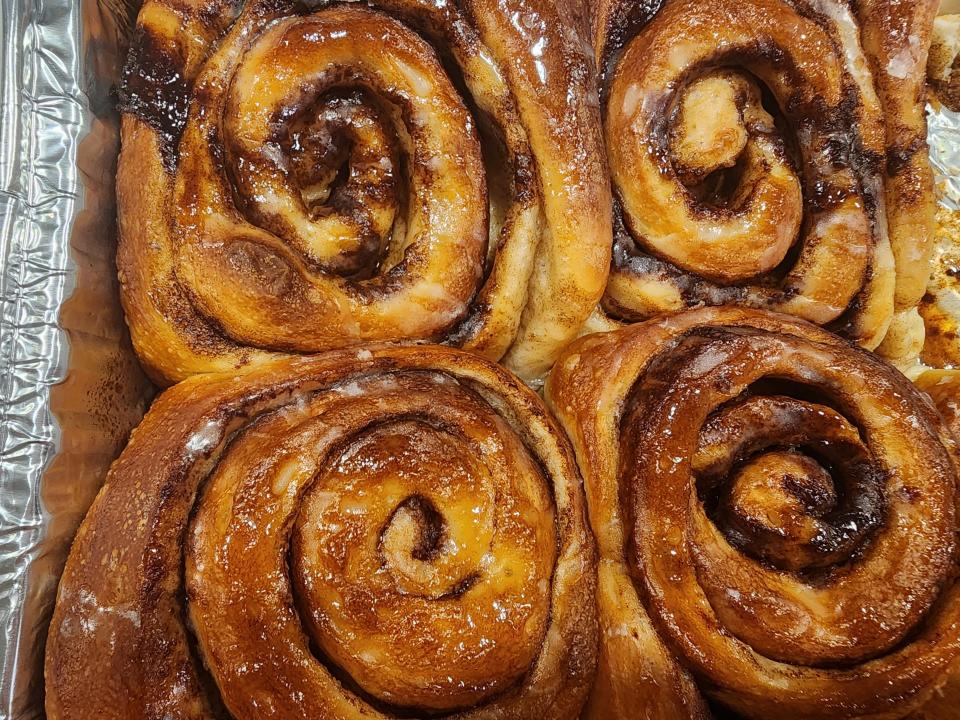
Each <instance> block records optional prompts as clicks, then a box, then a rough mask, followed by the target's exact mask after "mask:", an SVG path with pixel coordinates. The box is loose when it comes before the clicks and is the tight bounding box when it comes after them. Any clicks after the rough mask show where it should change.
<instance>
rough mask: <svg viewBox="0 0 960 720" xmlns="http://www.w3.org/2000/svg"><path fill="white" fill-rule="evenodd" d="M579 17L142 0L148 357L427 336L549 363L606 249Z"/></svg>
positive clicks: (127, 78) (586, 304) (142, 346)
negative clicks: (143, 2)
mask: <svg viewBox="0 0 960 720" xmlns="http://www.w3.org/2000/svg"><path fill="white" fill-rule="evenodd" d="M585 26H586V21H585V20H584V18H583V13H582V12H581V10H580V8H579V6H578V5H575V4H573V3H556V4H555V3H554V2H553V0H468V1H467V2H462V3H454V2H448V1H447V0H439V1H437V2H434V1H433V0H430V1H427V0H375V1H374V2H371V3H369V4H362V5H361V4H355V3H333V2H320V3H316V2H307V3H301V2H295V1H294V0H247V1H246V2H237V1H236V0H148V1H147V2H146V3H145V5H144V6H143V9H142V10H141V12H140V15H139V19H138V23H137V34H136V39H135V41H134V44H133V48H132V50H131V53H130V58H129V61H128V64H127V67H126V71H125V74H124V81H123V86H122V92H121V100H122V103H121V106H122V110H123V138H122V140H123V146H122V151H121V156H120V162H119V169H118V181H117V182H118V196H119V213H120V231H121V242H120V247H119V254H118V266H119V273H120V279H121V283H122V296H123V302H124V307H125V310H126V314H127V320H128V324H129V325H130V330H131V334H132V337H133V342H134V345H135V347H136V349H137V352H138V353H139V355H140V357H141V359H142V361H143V363H144V365H145V366H146V367H147V369H148V370H149V371H150V372H151V373H152V375H153V376H154V377H155V378H156V379H157V380H158V381H160V382H162V383H164V384H168V383H171V382H175V381H178V380H180V379H182V378H184V377H187V376H189V375H191V374H194V373H197V372H209V371H231V370H232V369H234V368H237V367H240V366H242V365H244V364H247V363H250V362H258V361H261V360H263V359H265V358H267V357H269V356H270V355H271V354H274V353H305V352H312V351H317V350H324V349H330V348H336V347H343V346H351V345H357V344H361V343H364V342H368V341H407V340H410V341H416V340H420V341H423V340H431V341H442V342H444V343H448V344H451V345H456V346H462V347H465V348H469V349H473V350H475V351H477V352H479V353H482V354H483V355H485V356H486V357H489V358H491V359H494V360H496V359H501V358H503V359H504V361H505V362H506V364H507V365H509V366H510V367H511V368H513V369H514V370H516V371H517V372H519V373H520V374H522V375H523V376H524V377H526V378H533V377H537V376H538V375H541V374H542V373H543V372H544V371H545V370H546V369H548V368H549V366H550V365H551V364H552V362H553V359H554V358H555V356H556V354H557V353H558V352H559V351H560V350H561V349H562V347H563V345H565V344H566V342H568V341H569V340H570V339H571V338H572V337H574V335H575V334H576V332H577V330H578V329H579V328H580V326H581V325H582V324H583V321H584V319H585V318H586V317H587V315H588V314H589V313H590V311H591V310H592V308H593V307H595V306H596V303H597V301H598V299H599V297H600V295H601V294H602V292H603V285H604V282H605V278H606V273H607V270H608V266H609V247H608V246H607V243H606V241H605V239H604V238H606V237H608V236H609V228H610V225H609V223H610V217H609V216H610V213H609V208H610V193H609V186H608V180H607V177H606V173H604V172H603V171H602V150H601V136H600V131H599V124H598V122H599V121H598V109H597V102H596V100H595V98H596V86H595V82H594V64H593V59H592V57H591V52H590V50H589V43H588V42H587V41H586V30H585ZM581 27H583V28H584V30H583V32H581ZM591 98H594V99H593V100H592V101H591Z"/></svg>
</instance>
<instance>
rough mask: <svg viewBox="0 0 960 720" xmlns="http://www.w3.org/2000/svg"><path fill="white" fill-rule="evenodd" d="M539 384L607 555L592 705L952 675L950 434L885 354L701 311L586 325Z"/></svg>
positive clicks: (760, 698) (785, 322) (891, 695)
mask: <svg viewBox="0 0 960 720" xmlns="http://www.w3.org/2000/svg"><path fill="white" fill-rule="evenodd" d="M546 396H547V399H548V403H549V405H550V406H551V407H552V408H553V409H554V411H555V412H556V414H557V416H558V417H559V418H560V420H561V422H562V424H563V425H564V427H565V428H566V430H567V433H568V435H569V436H570V437H571V439H572V440H573V443H574V447H575V450H576V453H577V458H578V461H579V464H580V468H581V471H582V472H583V475H584V482H585V485H586V488H587V501H588V506H589V511H590V519H591V524H592V527H593V530H594V533H595V535H596V538H597V542H598V547H599V553H600V570H599V579H598V607H599V613H600V627H601V641H600V655H599V665H598V678H597V684H596V688H595V691H594V693H593V694H592V696H591V699H590V701H589V704H588V712H587V716H588V717H591V718H651V720H652V719H653V718H657V719H659V720H665V719H669V718H704V717H708V716H709V714H710V712H711V706H713V707H716V708H723V709H724V713H726V712H728V711H730V712H733V713H735V714H736V716H737V717H745V718H757V719H760V718H762V719H769V718H798V719H799V718H802V719H812V718H822V719H826V718H831V719H838V718H901V717H905V716H907V715H908V714H909V713H911V712H912V711H914V710H917V709H918V708H920V707H921V706H922V705H923V704H924V703H925V702H926V701H927V700H928V698H930V696H931V695H932V694H933V693H934V691H935V690H937V689H938V688H939V686H940V684H941V683H943V682H945V680H946V677H947V675H946V672H947V670H948V668H949V667H950V666H951V664H952V663H954V662H955V661H956V660H957V659H958V658H960V587H958V585H957V582H956V576H957V550H958V547H957V525H958V523H957V449H956V444H955V440H954V437H953V435H952V434H951V432H950V430H949V429H948V427H947V425H946V424H945V422H944V420H943V419H942V418H941V417H940V415H938V413H937V412H936V411H935V410H934V408H933V406H932V405H931V403H930V402H929V401H928V400H927V399H926V398H925V397H924V396H923V395H922V394H921V392H920V391H919V390H918V389H917V388H916V387H914V386H913V384H912V383H910V382H909V381H908V380H907V379H906V378H905V377H903V376H902V375H901V374H900V373H898V372H897V371H896V370H895V369H894V368H893V367H891V366H890V365H888V364H886V363H884V362H883V361H882V360H880V359H878V358H877V357H876V356H875V355H873V354H871V353H869V352H867V351H865V350H862V349H860V348H858V347H856V346H854V345H852V344H850V343H848V342H847V341H844V340H842V339H840V338H838V337H836V336H835V335H832V334H830V333H827V332H825V331H823V330H821V329H819V328H817V327H815V326H813V325H810V324H808V323H806V322H803V321H800V320H796V319H794V318H791V317H789V316H785V315H779V314H774V313H768V312H761V311H755V310H742V309H735V308H704V309H700V310H694V311H688V312H686V313H681V314H679V315H675V316H672V317H667V318H664V319H660V320H651V321H648V322H646V323H641V324H636V325H632V326H628V327H624V328H623V329H621V330H618V331H615V332H611V333H605V334H595V335H589V336H587V337H584V338H582V339H581V340H579V341H577V342H576V343H574V344H573V345H572V346H571V347H570V348H569V349H568V350H567V351H566V352H565V353H564V355H563V356H562V357H561V358H560V359H559V360H558V361H557V364H556V366H555V367H554V370H553V371H552V372H551V374H550V376H549V378H548V380H547V385H546ZM720 716H721V717H727V715H726V714H723V715H720Z"/></svg>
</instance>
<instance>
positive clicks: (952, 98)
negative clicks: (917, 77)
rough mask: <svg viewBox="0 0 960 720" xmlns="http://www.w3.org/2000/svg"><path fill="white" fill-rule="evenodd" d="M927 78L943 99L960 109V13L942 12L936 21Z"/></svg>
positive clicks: (938, 97) (947, 104)
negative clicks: (945, 13)
mask: <svg viewBox="0 0 960 720" xmlns="http://www.w3.org/2000/svg"><path fill="white" fill-rule="evenodd" d="M927 79H928V80H929V82H930V87H931V88H932V89H933V91H934V93H935V94H936V96H937V99H938V100H939V101H940V102H942V103H943V104H944V105H946V106H947V107H948V108H950V109H951V110H958V111H960V15H941V16H940V17H938V18H937V19H936V20H935V21H934V23H933V40H932V42H931V44H930V54H929V55H928V56H927Z"/></svg>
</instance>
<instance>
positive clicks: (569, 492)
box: [46, 347, 597, 720]
mask: <svg viewBox="0 0 960 720" xmlns="http://www.w3.org/2000/svg"><path fill="white" fill-rule="evenodd" d="M593 547H594V546H593V543H592V539H591V537H590V533H589V530H588V529H587V520H586V514H585V510H584V505H583V495H582V490H581V486H580V480H579V476H578V474H577V469H576V465H575V462H574V458H573V454H572V452H571V450H570V448H569V445H568V444H567V442H566V440H565V438H564V437H563V433H562V431H561V430H560V429H559V427H558V426H557V425H556V424H555V422H554V421H553V420H552V419H551V418H550V416H549V415H548V414H547V412H546V410H545V408H544V407H543V405H542V404H541V402H540V400H539V398H537V396H536V395H534V394H533V392H532V391H530V390H528V389H527V388H526V387H525V386H524V385H523V384H522V383H521V382H520V381H519V380H518V379H516V378H514V377H513V376H512V375H510V374H509V373H507V372H506V371H504V370H503V369H501V368H500V367H498V366H496V365H493V364H491V363H489V362H487V361H485V360H483V359H481V358H478V357H476V356H474V355H471V354H468V353H463V352H460V351H457V350H453V349H449V348H442V347H412V348H399V349H389V348H379V349H378V348H371V349H361V350H359V351H348V350H343V351H335V352H331V353H329V354H326V355H321V356H315V357H297V358H291V359H283V360H277V361H273V362H270V363H264V364H262V365H261V366H258V367H256V368H254V369H251V370H250V371H249V372H247V373H245V374H242V375H239V376H236V377H233V376H216V377H213V376H205V377H203V378H196V379H189V380H186V381H184V382H183V383H181V384H179V385H178V386H176V387H175V388H173V389H171V390H169V391H167V392H166V393H165V394H163V395H162V396H160V398H159V399H158V400H157V401H156V402H155V404H154V406H153V407H152V409H151V410H150V412H149V413H148V414H147V416H146V418H145V419H144V421H143V423H142V424H141V425H140V426H139V428H138V429H137V430H136V431H135V432H134V434H133V436H132V438H131V441H130V444H129V446H128V447H127V448H126V450H125V451H124V452H123V454H122V455H121V456H120V458H119V460H117V462H116V463H115V464H114V466H113V468H112V469H111V471H110V474H109V476H108V478H107V483H106V485H105V486H104V488H103V490H102V491H101V493H100V495H99V497H98V499H97V501H96V502H95V504H94V506H93V508H92V509H91V511H90V513H89V515H88V516H87V518H86V519H85V521H84V523H83V525H82V527H81V529H80V531H79V534H78V536H77V539H76V541H75V543H74V546H73V549H72V552H71V555H70V558H69V561H68V563H67V567H66V571H65V573H64V576H63V580H62V581H61V584H60V589H59V595H58V599H57V606H56V611H55V613H54V617H53V622H52V625H51V630H50V639H49V642H48V646H47V660H46V679H47V685H46V688H47V691H46V703H47V706H46V709H47V717H48V718H50V719H51V720H72V719H79V718H96V719H97V720H106V719H108V718H116V719H117V720H130V719H131V718H146V717H149V718H163V717H169V718H187V717H189V718H214V717H224V718H225V717H232V718H238V719H239V718H258V720H263V719H266V718H282V719H283V720H293V719H294V718H311V719H314V718H329V719H331V720H332V719H334V718H392V717H413V716H429V717H456V718H464V719H466V718H517V719H521V718H535V717H544V718H575V717H577V716H578V713H579V711H580V708H581V705H582V704H583V701H584V699H585V697H586V694H587V691H588V690H589V687H590V682H591V679H592V676H593V670H594V664H595V653H596V642H597V635H596V617H595V601H594V596H595V561H594V549H593Z"/></svg>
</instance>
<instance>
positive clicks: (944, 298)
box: [919, 206, 960, 368]
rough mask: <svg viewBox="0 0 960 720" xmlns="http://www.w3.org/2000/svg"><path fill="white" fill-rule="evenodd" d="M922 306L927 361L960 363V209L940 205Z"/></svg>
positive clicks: (948, 365)
mask: <svg viewBox="0 0 960 720" xmlns="http://www.w3.org/2000/svg"><path fill="white" fill-rule="evenodd" d="M919 310H920V315H921V316H922V317H923V321H924V325H926V329H927V336H926V340H925V342H924V345H923V353H922V355H921V358H922V360H923V362H924V364H925V365H928V366H930V367H936V368H952V367H960V212H958V211H956V210H949V209H947V208H945V207H943V206H940V207H938V208H937V230H936V248H935V250H934V257H933V272H932V274H931V276H930V283H929V285H928V286H927V294H926V295H925V296H924V297H923V300H921V301H920V307H919Z"/></svg>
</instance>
